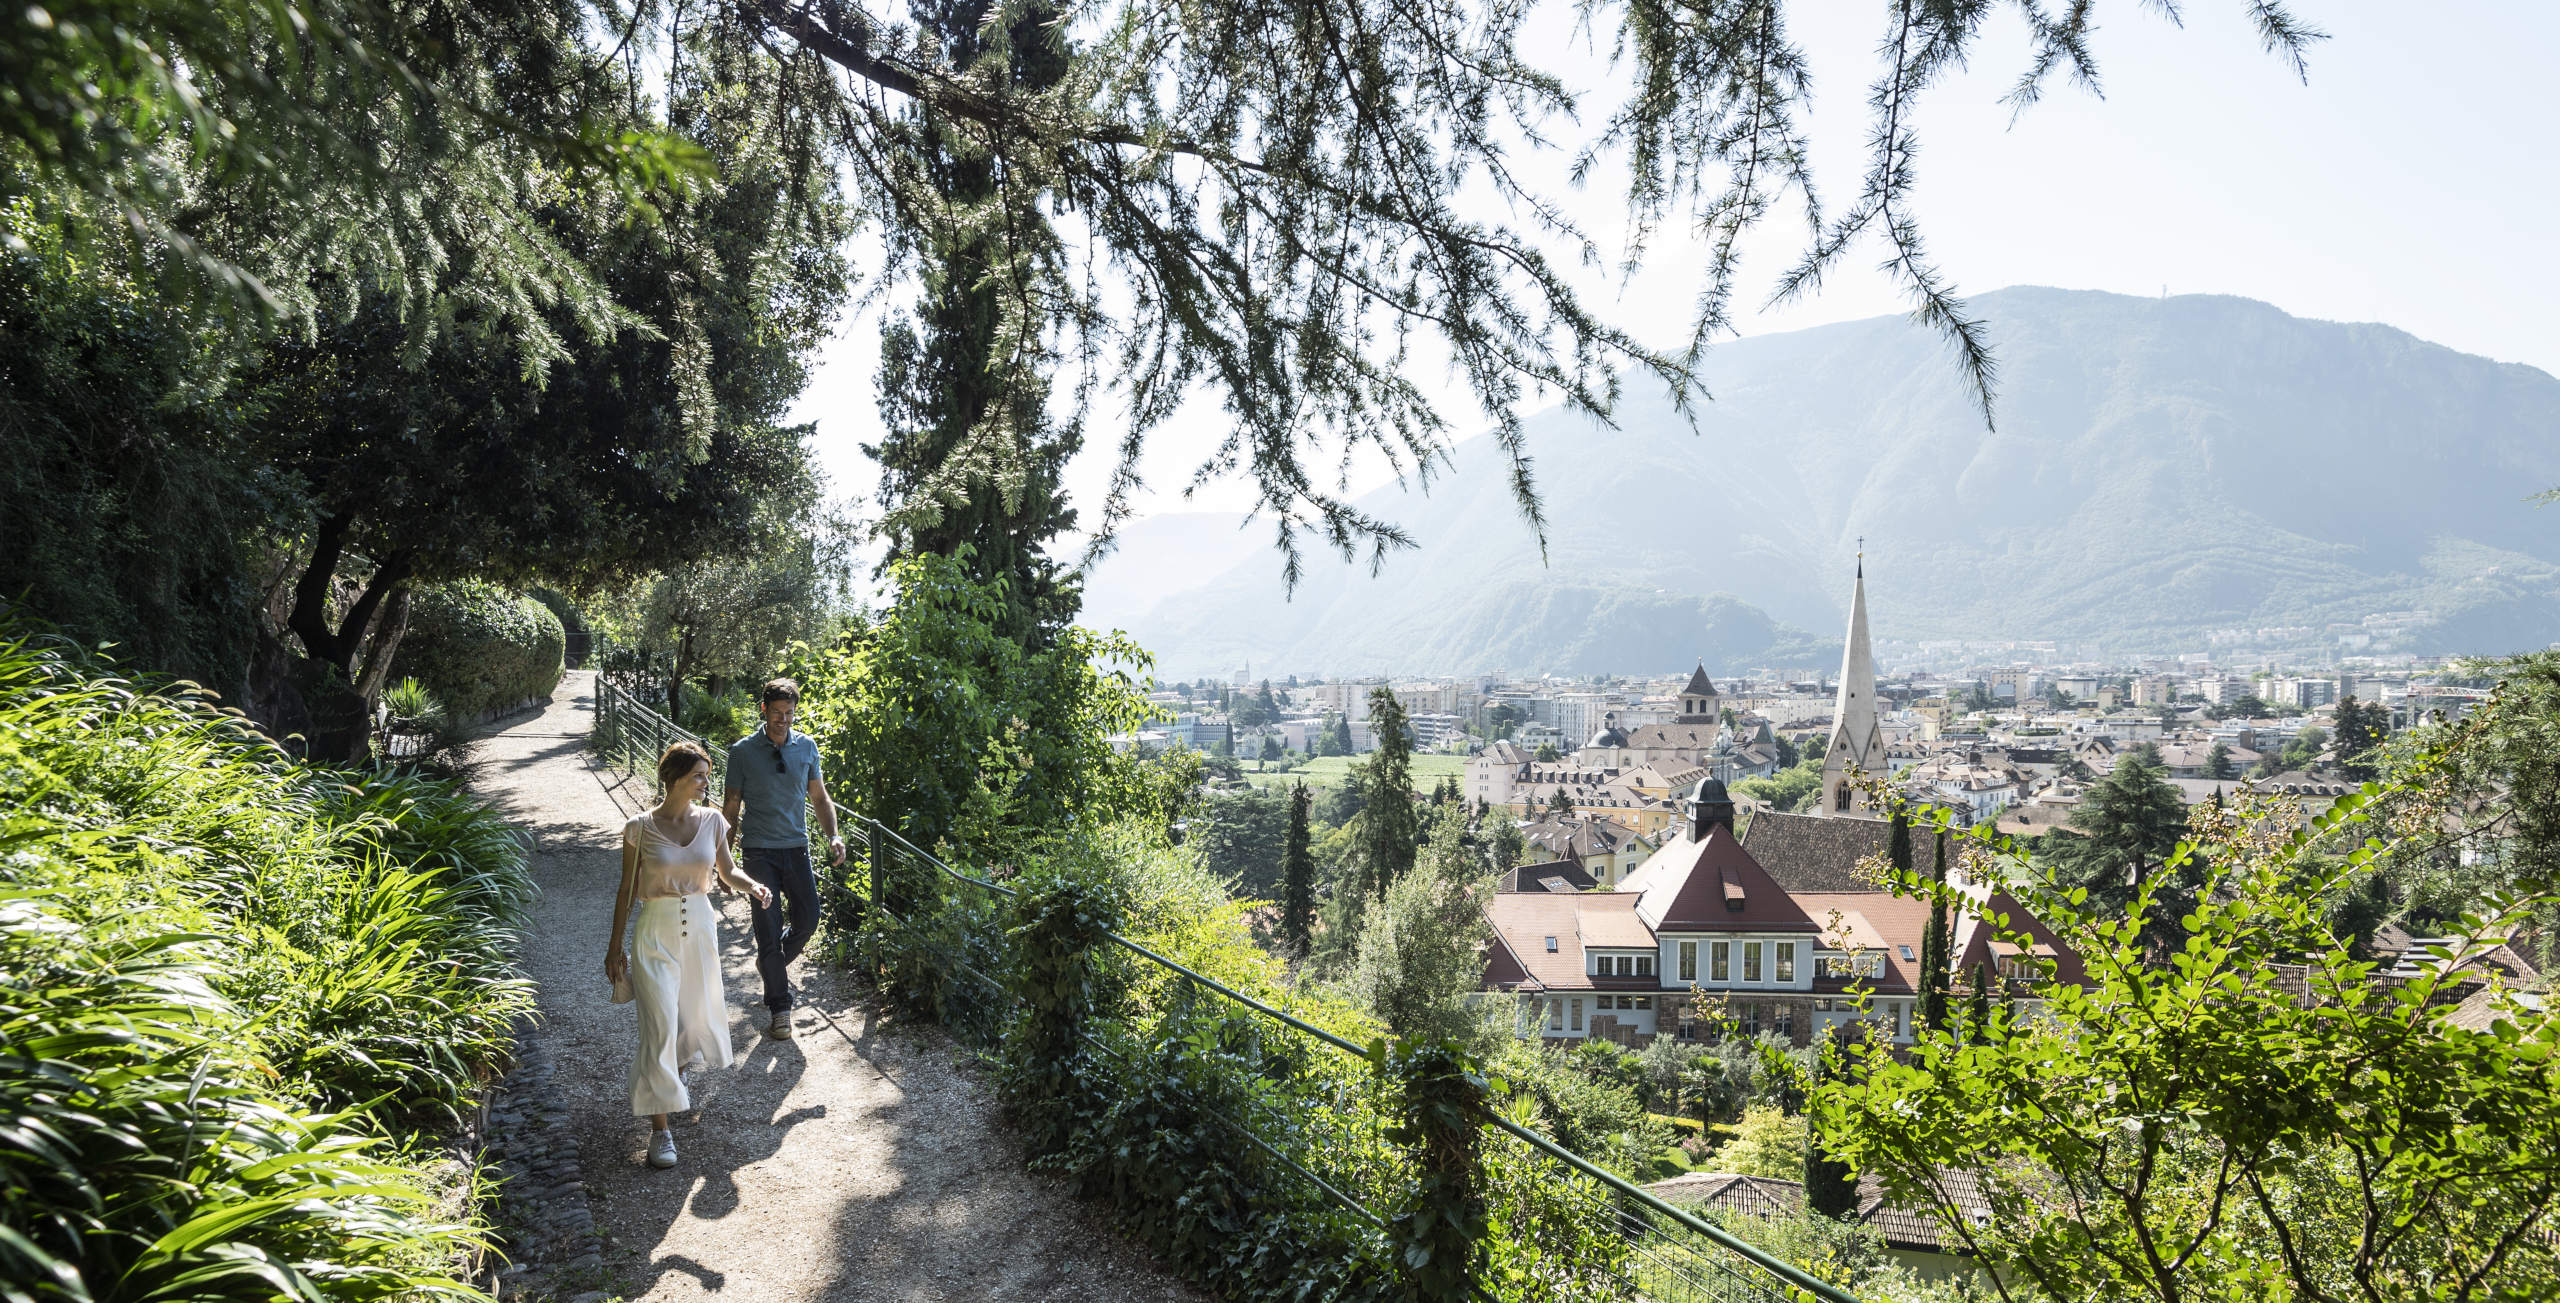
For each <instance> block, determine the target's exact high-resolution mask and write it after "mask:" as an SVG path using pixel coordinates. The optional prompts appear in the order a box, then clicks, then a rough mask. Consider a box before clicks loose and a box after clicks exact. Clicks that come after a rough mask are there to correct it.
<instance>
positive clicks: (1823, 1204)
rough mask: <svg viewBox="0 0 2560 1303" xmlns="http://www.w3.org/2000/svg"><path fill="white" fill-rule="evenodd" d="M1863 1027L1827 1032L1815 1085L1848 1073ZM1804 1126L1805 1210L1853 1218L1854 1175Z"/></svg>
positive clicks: (1808, 1122)
mask: <svg viewBox="0 0 2560 1303" xmlns="http://www.w3.org/2000/svg"><path fill="white" fill-rule="evenodd" d="M1904 849H1905V850H1906V852H1907V851H1908V849H1909V846H1908V833H1907V832H1906V833H1905V847H1904ZM1866 1028H1867V1025H1866V1024H1865V1023H1863V1022H1847V1023H1839V1024H1836V1025H1834V1026H1833V1027H1831V1028H1830V1029H1829V1030H1828V1031H1827V1032H1826V1034H1825V1035H1824V1037H1823V1039H1824V1041H1825V1042H1827V1043H1826V1044H1824V1045H1821V1046H1819V1047H1818V1048H1817V1051H1816V1053H1815V1055H1814V1060H1813V1079H1814V1084H1815V1085H1816V1086H1819V1085H1821V1084H1822V1083H1824V1082H1826V1081H1830V1080H1832V1078H1833V1076H1834V1074H1837V1073H1841V1072H1845V1071H1850V1070H1851V1069H1850V1067H1849V1065H1850V1064H1851V1063H1852V1062H1853V1061H1854V1059H1855V1056H1856V1052H1857V1049H1858V1047H1859V1045H1860V1043H1861V1042H1863V1041H1865V1040H1866ZM1804 1125H1805V1155H1804V1203H1805V1210H1806V1211H1807V1212H1810V1213H1812V1214H1813V1215H1814V1216H1816V1217H1821V1218H1826V1219H1828V1220H1831V1221H1840V1220H1842V1219H1844V1218H1847V1217H1849V1216H1852V1215H1853V1214H1855V1213H1856V1212H1857V1211H1858V1174H1857V1172H1856V1171H1855V1170H1853V1169H1852V1168H1851V1167H1850V1166H1849V1164H1848V1162H1847V1161H1846V1160H1843V1159H1840V1158H1836V1157H1834V1156H1832V1154H1831V1151H1830V1150H1829V1149H1828V1148H1827V1147H1826V1146H1824V1145H1823V1143H1822V1131H1821V1128H1819V1127H1818V1126H1816V1125H1815V1123H1814V1119H1813V1116H1812V1114H1810V1113H1808V1114H1806V1115H1805V1119H1804Z"/></svg>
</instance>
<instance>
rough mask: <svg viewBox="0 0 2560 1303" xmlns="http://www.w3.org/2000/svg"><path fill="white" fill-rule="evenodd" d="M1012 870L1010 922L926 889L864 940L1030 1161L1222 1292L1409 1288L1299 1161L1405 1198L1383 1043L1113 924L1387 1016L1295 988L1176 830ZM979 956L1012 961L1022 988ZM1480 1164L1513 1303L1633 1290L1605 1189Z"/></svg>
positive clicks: (972, 901) (1490, 1238)
mask: <svg viewBox="0 0 2560 1303" xmlns="http://www.w3.org/2000/svg"><path fill="white" fill-rule="evenodd" d="M1015 867H1016V868H1017V870H1018V873H1017V875H1016V876H1015V877H1014V879H1013V885H1014V886H1015V887H1016V888H1017V889H1018V890H1020V892H1021V895H1020V897H1019V898H1018V899H1016V900H1014V901H1012V902H1009V903H1008V904H1007V905H1006V907H1005V909H1004V913H1003V916H1002V917H1001V918H998V917H995V916H993V915H992V914H991V913H990V912H989V902H990V901H991V900H992V899H993V898H992V896H991V895H990V894H988V893H984V892H980V891H976V890H975V889H969V888H962V889H960V890H959V891H957V892H952V893H940V892H927V891H916V892H913V893H912V894H911V895H910V898H909V902H908V903H909V911H908V914H907V922H906V923H905V924H884V922H883V920H882V919H881V918H880V916H879V915H878V913H877V912H875V913H874V915H873V919H872V922H871V924H870V931H869V935H868V937H867V938H866V944H872V945H877V946H880V947H881V948H882V949H883V950H884V951H887V952H889V953H890V954H892V955H893V956H895V955H904V956H906V957H905V958H893V959H891V961H890V963H889V967H890V970H891V973H892V976H893V981H894V983H895V984H896V985H895V989H897V990H899V991H901V992H903V993H905V994H907V995H908V996H909V998H912V999H916V1000H918V1001H919V1002H924V1001H928V1000H930V1001H932V1002H934V1005H933V1007H934V1009H935V1012H936V1016H938V1017H940V1018H942V1019H943V1020H944V1021H945V1022H946V1023H949V1024H950V1025H951V1026H952V1027H953V1028H954V1030H955V1031H956V1032H959V1033H960V1034H962V1035H963V1037H964V1039H968V1040H971V1041H972V1042H973V1043H975V1044H977V1045H979V1046H980V1047H981V1048H982V1049H983V1050H984V1051H985V1054H986V1059H987V1061H988V1063H989V1064H990V1065H991V1066H992V1067H993V1069H994V1070H995V1072H996V1074H997V1078H998V1082H999V1085H1000V1086H1001V1087H1002V1089H1003V1091H1004V1095H1005V1099H1006V1102H1007V1105H1008V1108H1009V1109H1010V1110H1011V1111H1012V1112H1013V1113H1014V1116H1015V1118H1016V1120H1017V1122H1018V1124H1019V1125H1020V1127H1021V1130H1022V1132H1023V1134H1024V1137H1025V1140H1026V1146H1027V1148H1029V1150H1030V1151H1031V1153H1032V1161H1033V1163H1034V1165H1035V1166H1038V1167H1041V1168H1044V1169H1046V1170H1051V1171H1056V1172H1059V1173H1061V1174H1063V1175H1065V1176H1067V1177H1068V1178H1070V1179H1071V1180H1073V1181H1074V1182H1075V1183H1076V1185H1077V1187H1078V1188H1079V1189H1080V1190H1081V1191H1082V1192H1083V1193H1085V1194H1086V1195H1087V1196H1088V1197H1091V1198H1094V1199H1096V1200H1099V1201H1102V1202H1104V1203H1107V1204H1108V1205H1110V1206H1111V1207H1112V1208H1113V1210H1114V1211H1115V1212H1116V1213H1117V1215H1118V1216H1119V1217H1120V1219H1121V1220H1122V1222H1123V1224H1124V1225H1126V1226H1127V1227H1128V1228H1129V1229H1130V1230H1131V1231H1132V1232H1133V1233H1134V1234H1136V1235H1137V1236H1138V1237H1139V1238H1140V1239H1142V1240H1143V1241H1145V1242H1146V1243H1147V1244H1148V1245H1149V1246H1150V1247H1151V1248H1152V1249H1153V1250H1154V1251H1155V1252H1156V1253H1157V1255H1158V1256H1159V1257H1160V1258H1161V1259H1162V1260H1163V1261H1165V1262H1166V1263H1167V1264H1168V1265H1170V1266H1172V1267H1174V1268H1176V1269H1177V1270H1180V1271H1182V1272H1184V1273H1185V1274H1187V1275H1189V1276H1190V1277H1192V1278H1193V1279H1195V1280H1197V1281H1199V1282H1200V1283H1202V1284H1203V1285H1205V1286H1207V1287H1208V1288H1209V1289H1210V1290H1211V1291H1212V1292H1214V1293H1216V1294H1218V1295H1219V1296H1221V1297H1228V1298H1241V1299H1284V1298H1285V1299H1381V1298H1390V1297H1397V1296H1398V1294H1399V1291H1400V1289H1401V1287H1402V1282H1401V1279H1400V1272H1399V1271H1398V1269H1397V1268H1396V1267H1395V1266H1394V1263H1393V1261H1392V1258H1391V1252H1390V1251H1391V1247H1392V1246H1391V1244H1390V1242H1389V1241H1388V1239H1387V1237H1386V1236H1385V1235H1383V1234H1381V1233H1380V1232H1379V1230H1378V1229H1377V1228H1376V1227H1375V1226H1373V1225H1372V1224H1371V1223H1369V1222H1368V1221H1367V1220H1365V1219H1364V1218H1362V1217H1360V1216H1358V1215H1356V1214H1354V1213H1352V1212H1350V1211H1349V1210H1346V1209H1345V1208H1343V1207H1342V1206H1341V1205H1340V1204H1339V1203H1338V1202H1336V1201H1335V1200H1334V1199H1333V1198H1331V1197H1330V1196H1328V1195H1327V1194H1326V1193H1325V1192H1324V1191H1322V1190H1320V1189H1319V1188H1317V1187H1316V1186H1315V1185H1314V1184H1313V1183H1311V1182H1310V1181H1309V1180H1308V1179H1307V1176H1306V1175H1304V1174H1303V1173H1301V1172H1300V1171H1297V1170H1293V1168H1292V1165H1293V1164H1294V1165H1295V1166H1296V1167H1297V1168H1303V1169H1305V1171H1306V1172H1312V1173H1313V1174H1314V1175H1315V1176H1317V1177H1319V1178H1321V1179H1322V1180H1323V1181H1324V1182H1326V1183H1327V1184H1329V1185H1331V1186H1332V1187H1333V1188H1334V1189H1336V1190H1340V1191H1343V1192H1344V1193H1346V1194H1347V1195H1349V1196H1350V1197H1351V1198H1353V1199H1356V1200H1357V1201H1359V1203H1360V1204H1361V1205H1362V1206H1363V1207H1364V1208H1366V1209H1369V1210H1371V1211H1372V1212H1375V1213H1376V1214H1377V1215H1378V1216H1380V1217H1387V1218H1392V1217H1393V1216H1394V1215H1395V1214H1396V1213H1397V1212H1399V1211H1401V1210H1403V1209H1404V1208H1405V1207H1406V1206H1407V1204H1408V1202H1409V1200H1410V1198H1411V1192H1412V1190H1413V1189H1414V1187H1415V1182H1416V1180H1417V1179H1418V1173H1417V1171H1416V1168H1415V1163H1414V1158H1413V1155H1412V1153H1411V1152H1410V1151H1409V1150H1408V1149H1406V1148H1405V1147H1404V1146H1402V1145H1400V1144H1398V1143H1396V1142H1395V1141H1394V1140H1393V1139H1392V1138H1391V1136H1392V1135H1393V1134H1394V1129H1395V1128H1396V1127H1397V1126H1398V1125H1399V1120H1400V1116H1401V1112H1402V1110H1403V1099H1402V1093H1403V1092H1402V1089H1401V1087H1400V1086H1399V1084H1398V1082H1399V1078H1397V1077H1396V1076H1395V1075H1394V1074H1393V1073H1392V1072H1389V1071H1387V1070H1385V1069H1384V1068H1382V1066H1381V1064H1382V1063H1384V1062H1386V1061H1387V1060H1386V1059H1385V1058H1384V1057H1383V1056H1381V1057H1379V1058H1377V1059H1375V1060H1373V1059H1372V1058H1367V1057H1359V1056H1354V1055H1349V1054H1345V1053H1343V1052H1341V1051H1340V1050H1339V1049H1338V1048H1336V1047H1334V1046H1330V1045H1327V1044H1324V1043H1322V1042H1320V1041H1318V1040H1317V1039H1315V1038H1313V1037H1310V1036H1307V1035H1306V1034H1305V1033H1302V1032H1299V1031H1296V1030H1293V1029H1290V1028H1287V1027H1285V1026H1283V1025H1281V1024H1279V1023H1277V1022H1275V1021H1274V1020H1271V1019H1268V1018H1265V1017H1262V1016H1259V1015H1256V1014H1253V1013H1250V1012H1248V1011H1247V1010H1245V1009H1244V1008H1242V1007H1241V1006H1239V1005H1236V1004H1235V1003H1233V1002H1231V1001H1228V1000H1226V999H1223V998H1221V997H1218V996H1216V995H1214V994H1213V993H1211V992H1208V991H1207V990H1206V989H1205V988H1202V987H1200V986H1199V985H1197V984H1195V983H1193V982H1192V981H1190V980H1189V979H1186V978H1184V977H1182V976H1180V975H1179V974H1177V973H1174V972H1173V971H1171V970H1169V969H1167V968H1164V967H1162V966H1160V965H1157V964H1154V963H1152V962H1148V961H1145V960H1143V959H1140V958H1138V957H1136V956H1134V955H1132V954H1130V953H1129V952H1127V951H1124V950H1122V949H1120V948H1118V947H1116V946H1111V945H1108V944H1096V942H1095V938H1097V937H1098V936H1099V933H1100V931H1101V929H1103V928H1106V927H1111V928H1116V930H1118V931H1119V932H1120V933H1121V934H1122V935H1124V936H1127V937H1129V938H1131V939H1133V940H1134V941H1136V942H1137V943H1138V944H1140V945H1143V946H1145V947H1147V948H1148V949H1149V950H1152V951H1154V952H1155V953H1157V954H1160V955H1164V956H1166V957H1168V958H1170V959H1172V960H1174V961H1175V962H1177V963H1180V964H1182V965H1184V966H1186V967H1188V968H1190V969H1192V970H1193V971H1195V972H1198V973H1201V974H1202V975H1204V976H1206V977H1208V978H1210V979H1212V980H1214V981H1217V982H1219V983H1221V984H1222V985H1225V986H1227V987H1230V988H1232V989H1235V990H1238V991H1241V992H1243V993H1245V994H1246V995H1249V996H1251V997H1252V998H1254V999H1257V1000H1260V1001H1262V1002H1264V1003H1265V1004H1268V1005H1270V1006H1273V1007H1275V1008H1279V1009H1283V1010H1286V1011H1287V1012H1289V1013H1290V1014H1291V1015H1293V1016H1295V1017H1298V1018H1300V1019H1303V1020H1305V1021H1307V1022H1309V1023H1311V1024H1313V1025H1315V1026H1317V1027H1320V1028H1323V1029H1325V1030H1326V1031H1328V1032H1331V1033H1332V1034H1334V1035H1337V1036H1341V1037H1343V1038H1345V1039H1347V1040H1349V1041H1351V1042H1353V1043H1355V1044H1360V1043H1378V1042H1379V1041H1380V1038H1381V1034H1382V1033H1383V1031H1384V1028H1382V1027H1381V1026H1379V1025H1378V1024H1377V1023H1376V1022H1375V1021H1374V1020H1372V1019H1371V1018H1370V1017H1369V1016H1368V1015H1367V1014H1366V1013H1365V1012H1363V1011H1362V1010H1360V1009H1358V1008H1356V1007H1354V1006H1353V1005H1351V1004H1350V1003H1348V1002H1347V1001H1345V1000H1343V999H1341V998H1340V997H1338V996H1336V995H1334V994H1331V993H1329V992H1326V991H1324V990H1321V989H1317V988H1313V987H1299V986H1293V985H1292V984H1291V981H1290V973H1289V970H1288V967H1287V965H1286V964H1285V963H1284V962H1283V961H1281V960H1279V959H1278V958H1276V957H1274V956H1273V955H1271V954H1270V953H1269V952H1268V951H1266V950H1264V949H1263V948H1262V947H1260V946H1258V945H1256V944H1255V943H1254V941H1253V938H1252V934H1251V930H1250V926H1249V921H1248V918H1247V907H1246V906H1245V905H1244V904H1242V903H1239V902H1237V901H1235V900H1234V899H1232V898H1231V897H1230V896H1229V895H1228V894H1227V891H1226V889H1225V883H1224V882H1223V880H1222V879H1220V878H1219V877H1217V876H1216V875H1214V874H1212V873H1210V872H1209V871H1207V870H1206V869H1204V868H1203V866H1202V865H1201V863H1200V861H1199V859H1198V857H1197V855H1196V854H1195V853H1193V852H1189V851H1183V850H1177V849H1175V848H1173V847H1171V846H1169V845H1167V844H1166V842H1165V840H1164V837H1163V833H1162V829H1161V828H1160V827H1159V826H1156V825H1153V824H1152V823H1147V822H1142V821H1138V820H1124V821H1121V822H1119V823H1115V824H1111V825H1108V826H1105V827H1102V828H1100V829H1095V830H1070V831H1067V832H1063V833H1059V834H1056V835H1053V836H1051V837H1049V838H1046V839H1043V840H1042V841H1041V842H1040V843H1038V844H1037V845H1036V846H1035V847H1034V848H1032V850H1031V851H1030V852H1029V853H1028V854H1024V855H1022V856H1021V857H1020V858H1019V859H1018V860H1017V863H1016V866H1015ZM962 964H966V965H967V966H968V967H969V968H972V969H976V970H978V971H979V972H981V973H993V974H1001V975H1002V976H1001V981H1002V984H1003V987H1004V989H1005V991H1006V992H1009V993H1010V996H1009V998H1008V997H1007V996H1005V995H1000V994H998V993H996V992H993V991H991V990H989V989H987V988H986V987H985V985H984V983H983V982H982V981H980V980H978V979H977V978H974V977H972V976H969V975H966V974H961V973H959V972H958V971H957V969H958V968H959V966H960V965H962ZM990 1008H999V1009H1003V1010H1006V1011H1008V1012H1007V1013H1006V1015H1005V1016H1002V1017H995V1018H990V1017H988V1016H987V1012H988V1010H989V1009H990ZM1062 1019H1066V1020H1070V1021H1061V1020H1062ZM1516 1106H1517V1107H1521V1108H1524V1109H1528V1110H1530V1111H1529V1113H1528V1114H1526V1115H1527V1116H1532V1117H1534V1107H1535V1106H1534V1105H1531V1104H1525V1103H1523V1104H1517V1105H1516ZM1266 1147H1267V1148H1266ZM1485 1166H1486V1172H1487V1188H1486V1194H1487V1196H1488V1200H1489V1202H1488V1206H1487V1208H1486V1214H1487V1219H1488V1225H1489V1231H1488V1234H1487V1237H1486V1241H1485V1243H1486V1248H1487V1254H1488V1262H1487V1271H1488V1275H1487V1277H1486V1279H1487V1280H1488V1281H1490V1282H1499V1284H1497V1285H1496V1288H1495V1297H1497V1298H1501V1299H1505V1300H1513V1299H1518V1300H1528V1299H1538V1300H1546V1299H1582V1298H1589V1299H1600V1298H1617V1297H1620V1296H1622V1294H1623V1288H1624V1286H1625V1285H1626V1283H1627V1282H1628V1280H1629V1277H1627V1275H1626V1273H1625V1269H1624V1260H1625V1252H1626V1251H1625V1247H1624V1243H1623V1241H1621V1240H1620V1239H1618V1237H1616V1236H1615V1235H1614V1234H1612V1233H1611V1232H1610V1230H1609V1227H1610V1224H1611V1223H1610V1217H1611V1213H1610V1210H1609V1202H1608V1200H1607V1198H1606V1197H1605V1196H1604V1195H1603V1193H1602V1192H1601V1191H1600V1190H1599V1189H1598V1187H1596V1186H1595V1185H1593V1184H1592V1183H1591V1182H1589V1181H1585V1180H1578V1179H1573V1178H1571V1177H1570V1175H1569V1174H1568V1173H1565V1172H1563V1171H1561V1170H1560V1169H1558V1168H1557V1167H1556V1166H1555V1165H1554V1164H1552V1163H1551V1162H1550V1161H1549V1160H1547V1159H1545V1158H1543V1157H1540V1156H1537V1155H1534V1154H1532V1153H1529V1152H1527V1151H1526V1150H1525V1149H1523V1148H1522V1147H1521V1146H1518V1145H1516V1144H1513V1143H1509V1142H1507V1141H1506V1142H1504V1143H1500V1144H1488V1145H1487V1146H1486V1152H1485Z"/></svg>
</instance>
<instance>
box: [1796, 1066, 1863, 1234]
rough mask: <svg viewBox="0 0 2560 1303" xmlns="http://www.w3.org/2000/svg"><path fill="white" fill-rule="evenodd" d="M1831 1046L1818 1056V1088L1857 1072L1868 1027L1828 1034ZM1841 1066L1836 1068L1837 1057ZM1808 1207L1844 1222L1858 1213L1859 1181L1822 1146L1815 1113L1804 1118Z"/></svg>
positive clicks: (1805, 1195)
mask: <svg viewBox="0 0 2560 1303" xmlns="http://www.w3.org/2000/svg"><path fill="white" fill-rule="evenodd" d="M1827 1037H1828V1039H1829V1041H1830V1042H1831V1043H1830V1044H1829V1045H1827V1046H1824V1047H1823V1049H1822V1052H1821V1053H1819V1054H1817V1055H1815V1056H1814V1060H1813V1075H1814V1084H1815V1085H1817V1086H1819V1085H1820V1084H1821V1083H1823V1082H1824V1081H1828V1080H1831V1079H1832V1077H1833V1076H1834V1074H1836V1073H1842V1072H1847V1071H1851V1070H1853V1065H1852V1064H1851V1062H1850V1059H1849V1055H1850V1052H1851V1050H1852V1049H1853V1048H1854V1047H1856V1046H1858V1045H1860V1044H1863V1043H1864V1042H1865V1040H1866V1024H1865V1023H1842V1024H1839V1025H1838V1026H1835V1027H1833V1028H1831V1029H1830V1031H1829V1032H1828V1034H1827ZM1835 1056H1836V1057H1837V1058H1838V1060H1839V1062H1838V1064H1837V1065H1836V1066H1835V1065H1834V1063H1833V1059H1834V1057H1835ZM1804 1204H1805V1209H1806V1211H1808V1212H1810V1213H1812V1214H1813V1215H1814V1216H1816V1217H1821V1218H1826V1219H1828V1220H1831V1221H1843V1220H1846V1219H1847V1218H1849V1217H1851V1216H1853V1215H1855V1214H1856V1213H1857V1211H1858V1177H1857V1174H1856V1173H1855V1172H1853V1171H1851V1170H1850V1168H1849V1164H1848V1163H1846V1162H1844V1161H1842V1160H1840V1159H1838V1158H1834V1157H1833V1156H1832V1155H1831V1151H1830V1150H1829V1149H1828V1148H1826V1147H1824V1145H1823V1143H1822V1131H1821V1128H1820V1127H1819V1126H1817V1125H1816V1124H1815V1122H1814V1112H1813V1110H1812V1109H1810V1108H1808V1109H1806V1110H1805V1115H1804Z"/></svg>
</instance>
